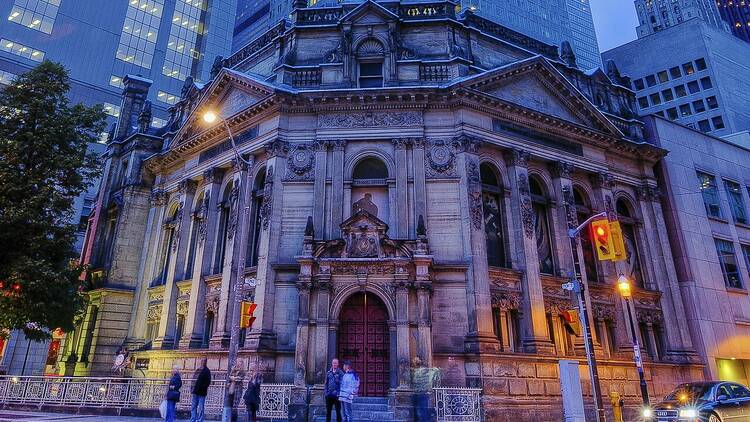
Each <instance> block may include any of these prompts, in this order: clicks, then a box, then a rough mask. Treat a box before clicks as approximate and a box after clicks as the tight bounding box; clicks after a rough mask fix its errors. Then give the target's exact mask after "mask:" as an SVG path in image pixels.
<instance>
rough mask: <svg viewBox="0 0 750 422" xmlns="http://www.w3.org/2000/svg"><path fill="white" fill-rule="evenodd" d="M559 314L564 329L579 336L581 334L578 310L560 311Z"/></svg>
mask: <svg viewBox="0 0 750 422" xmlns="http://www.w3.org/2000/svg"><path fill="white" fill-rule="evenodd" d="M560 316H561V317H562V320H563V325H564V326H565V331H567V332H568V333H570V335H574V336H576V337H579V336H580V335H581V319H580V318H579V317H578V311H574V310H569V311H561V312H560Z"/></svg>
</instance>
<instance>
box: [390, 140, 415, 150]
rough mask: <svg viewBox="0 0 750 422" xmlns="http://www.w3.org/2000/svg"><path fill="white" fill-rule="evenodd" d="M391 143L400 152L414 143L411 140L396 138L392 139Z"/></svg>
mask: <svg viewBox="0 0 750 422" xmlns="http://www.w3.org/2000/svg"><path fill="white" fill-rule="evenodd" d="M391 143H392V144H393V147H394V148H395V149H397V150H399V149H406V148H408V147H410V146H411V145H412V144H413V143H414V142H413V141H412V139H411V138H395V139H391Z"/></svg>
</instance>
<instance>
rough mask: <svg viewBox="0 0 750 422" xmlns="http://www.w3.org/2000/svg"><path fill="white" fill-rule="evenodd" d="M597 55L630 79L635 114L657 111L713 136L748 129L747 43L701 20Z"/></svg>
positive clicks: (749, 65)
mask: <svg viewBox="0 0 750 422" xmlns="http://www.w3.org/2000/svg"><path fill="white" fill-rule="evenodd" d="M602 58H603V59H604V61H605V62H606V61H608V60H614V62H615V63H617V67H618V68H619V69H620V72H622V74H623V75H626V76H628V77H630V79H631V84H632V89H633V90H634V91H635V92H636V97H637V104H638V110H639V113H640V114H641V115H646V114H657V115H659V116H662V117H665V118H667V119H669V120H673V121H676V122H678V123H680V124H683V125H686V126H689V127H691V128H695V129H698V130H701V131H703V132H706V133H711V134H712V135H716V136H724V135H727V134H730V133H734V132H739V131H743V130H748V129H750V78H748V77H747V76H746V75H748V69H750V44H749V43H746V42H744V41H742V40H740V39H739V38H737V37H734V36H732V35H731V34H730V33H728V32H724V31H722V30H720V29H716V28H715V27H713V26H711V25H709V24H707V23H706V22H704V21H703V20H701V19H697V18H694V19H691V20H688V21H686V22H683V23H681V24H679V25H675V26H671V27H669V28H667V29H664V30H662V31H659V32H656V33H653V34H651V35H648V36H646V37H643V38H639V39H637V40H635V41H632V42H630V43H627V44H625V45H622V46H620V47H617V48H614V49H612V50H609V51H606V52H604V53H603V54H602ZM743 75H745V76H743Z"/></svg>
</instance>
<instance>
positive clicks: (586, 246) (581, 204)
mask: <svg viewBox="0 0 750 422" xmlns="http://www.w3.org/2000/svg"><path fill="white" fill-rule="evenodd" d="M573 201H574V202H575V206H576V215H577V216H578V223H579V224H580V223H582V222H584V221H585V220H586V219H587V218H589V217H590V216H591V214H592V211H591V203H590V202H589V200H588V198H587V197H586V194H585V193H583V191H582V190H581V189H580V188H578V187H573ZM581 247H582V249H583V264H584V265H583V269H584V270H585V271H586V279H587V280H588V281H589V282H598V281H599V274H598V272H597V268H596V251H595V250H594V244H593V243H592V241H591V232H590V231H589V230H586V229H585V230H582V231H581Z"/></svg>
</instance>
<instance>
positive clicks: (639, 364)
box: [625, 297, 651, 406]
mask: <svg viewBox="0 0 750 422" xmlns="http://www.w3.org/2000/svg"><path fill="white" fill-rule="evenodd" d="M625 307H627V308H628V322H629V323H630V335H631V337H632V340H633V360H634V361H635V366H636V368H638V379H639V380H640V382H641V398H642V399H643V405H644V406H649V405H650V404H651V401H650V400H649V398H648V385H646V378H645V377H644V376H643V361H642V359H641V346H640V344H639V343H638V336H636V332H635V322H634V321H633V311H632V310H631V309H630V298H627V297H626V298H625Z"/></svg>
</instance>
